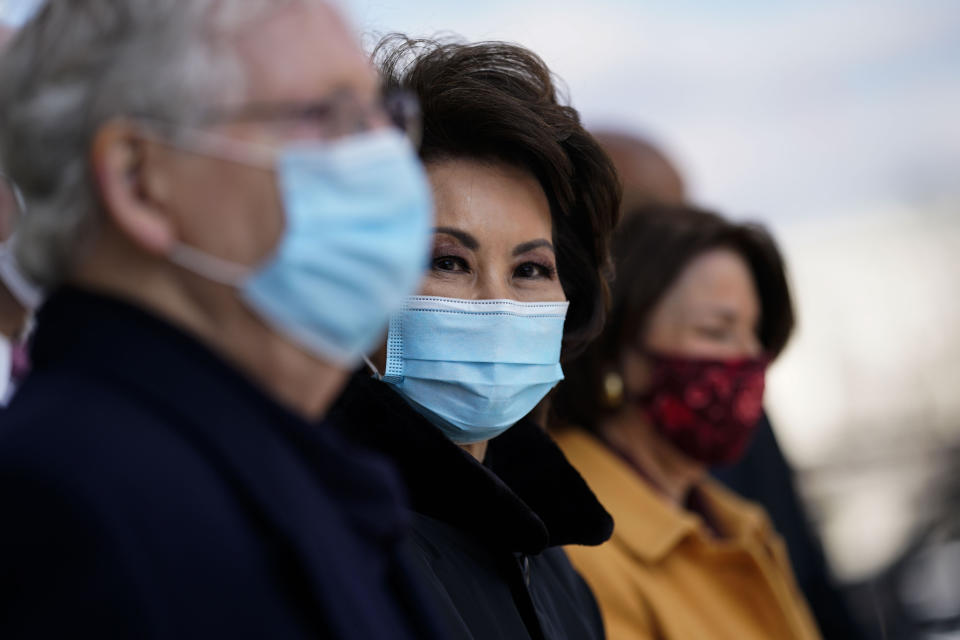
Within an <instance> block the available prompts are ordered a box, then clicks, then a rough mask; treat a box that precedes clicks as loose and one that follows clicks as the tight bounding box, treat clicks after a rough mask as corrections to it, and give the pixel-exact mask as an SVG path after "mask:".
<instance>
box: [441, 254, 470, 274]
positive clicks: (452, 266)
mask: <svg viewBox="0 0 960 640" xmlns="http://www.w3.org/2000/svg"><path fill="white" fill-rule="evenodd" d="M433 268H434V269H436V270H437V271H469V269H468V268H467V262H466V260H464V259H463V258H459V257H457V256H440V257H439V258H434V259H433Z"/></svg>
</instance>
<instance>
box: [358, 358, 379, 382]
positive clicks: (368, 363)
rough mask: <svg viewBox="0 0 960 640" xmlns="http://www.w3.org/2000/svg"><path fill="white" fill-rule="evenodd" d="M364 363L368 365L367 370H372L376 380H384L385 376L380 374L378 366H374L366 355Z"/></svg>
mask: <svg viewBox="0 0 960 640" xmlns="http://www.w3.org/2000/svg"><path fill="white" fill-rule="evenodd" d="M363 361H364V362H365V363H366V364H367V368H368V369H370V373H371V374H372V375H373V377H374V378H376V379H377V380H383V374H382V373H380V370H379V369H377V365H375V364H373V362H372V361H371V360H370V358H368V357H367V356H366V355H364V356H363Z"/></svg>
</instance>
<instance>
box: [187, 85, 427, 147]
mask: <svg viewBox="0 0 960 640" xmlns="http://www.w3.org/2000/svg"><path fill="white" fill-rule="evenodd" d="M202 121H203V123H204V124H218V123H224V122H270V123H277V124H285V123H295V124H304V125H307V126H309V127H310V128H311V130H315V131H317V132H318V134H319V135H320V136H321V137H323V138H337V137H340V136H345V135H350V134H355V133H362V132H364V131H369V130H371V129H376V128H378V127H383V126H394V127H396V128H397V129H399V130H401V131H402V132H404V134H406V136H407V137H408V138H409V139H410V141H411V142H412V143H413V144H414V146H418V145H419V144H420V136H421V133H422V126H421V118H420V104H419V102H418V101H417V98H416V96H414V95H413V94H412V93H409V92H407V91H391V92H388V93H385V94H384V95H382V96H381V97H380V98H378V99H377V100H375V101H374V102H372V103H368V104H365V105H364V104H359V103H358V102H357V100H356V98H354V97H353V95H352V94H350V93H346V92H344V93H340V94H335V95H333V96H332V97H330V98H327V99H324V100H320V101H317V102H308V103H280V104H277V103H251V104H247V105H244V106H242V107H238V108H236V109H223V110H217V111H212V112H210V113H208V114H207V116H206V117H204V118H203V120H202Z"/></svg>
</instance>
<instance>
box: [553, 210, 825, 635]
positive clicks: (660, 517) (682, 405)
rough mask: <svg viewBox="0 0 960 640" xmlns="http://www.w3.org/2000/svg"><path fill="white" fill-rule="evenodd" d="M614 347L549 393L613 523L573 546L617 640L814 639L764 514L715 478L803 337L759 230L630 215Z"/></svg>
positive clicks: (607, 335) (596, 351)
mask: <svg viewBox="0 0 960 640" xmlns="http://www.w3.org/2000/svg"><path fill="white" fill-rule="evenodd" d="M614 258H615V261H616V274H617V277H616V280H615V282H614V285H613V300H612V309H611V313H610V316H609V319H608V323H607V326H606V328H605V330H604V334H603V335H602V336H601V337H600V338H599V339H598V340H597V342H596V343H595V344H594V345H593V347H592V348H591V349H590V350H589V351H588V352H587V353H586V354H584V355H583V356H582V357H581V358H580V359H579V360H578V361H577V362H576V363H574V364H573V365H571V366H570V367H568V369H567V379H566V380H565V381H564V382H563V383H562V384H561V385H560V387H558V389H557V392H556V393H555V394H554V401H553V402H554V405H553V423H554V431H555V435H556V437H557V440H558V442H559V444H560V446H561V448H562V449H563V450H564V453H565V454H566V455H567V457H568V458H569V459H570V461H571V462H572V463H573V464H574V466H576V467H577V468H578V470H579V471H580V473H581V474H582V475H583V476H584V477H585V478H586V480H587V482H588V483H589V484H590V485H591V487H592V488H593V490H594V491H595V492H596V494H597V496H598V497H599V498H600V501H601V502H602V503H603V504H604V506H605V507H606V508H607V510H608V511H609V512H610V513H611V514H612V515H613V517H614V520H615V523H616V526H615V530H614V534H613V538H612V539H611V540H610V541H609V542H608V543H606V544H604V545H602V546H600V547H594V548H587V547H568V549H567V550H568V553H569V555H570V558H571V560H572V561H573V563H574V565H575V566H576V567H577V569H578V570H579V571H580V572H581V573H582V574H583V576H584V577H585V578H586V579H587V581H588V582H589V583H590V585H591V586H592V587H593V589H594V592H595V594H596V596H597V599H598V600H599V602H600V606H601V610H602V613H603V616H604V621H605V623H606V627H607V633H608V637H609V638H610V639H611V640H627V639H630V640H636V639H644V638H657V639H665V640H689V639H696V640H711V639H716V640H720V639H724V640H727V639H729V640H753V639H757V640H759V639H765V640H766V639H770V638H775V639H777V640H791V639H796V640H807V639H813V638H819V637H820V636H819V633H818V631H817V629H816V625H815V623H814V621H813V619H812V616H811V615H810V612H809V610H808V608H807V605H806V603H805V602H804V600H803V596H802V595H801V593H800V591H799V589H798V588H797V585H796V583H795V581H794V578H793V575H792V573H791V570H790V565H789V561H788V558H787V554H786V550H785V547H784V544H783V542H782V541H781V539H780V537H779V536H778V535H777V534H776V532H775V531H774V530H773V529H772V527H771V525H770V523H769V521H768V519H767V517H766V515H765V513H764V512H763V510H762V509H761V508H760V507H758V506H756V505H753V504H751V503H748V502H746V501H745V500H743V499H741V498H739V497H737V496H735V495H734V494H732V493H730V492H728V491H726V490H724V489H723V488H722V487H720V486H719V485H718V484H717V483H715V482H713V481H712V480H710V478H709V476H708V475H707V471H708V468H709V467H710V466H712V465H719V464H724V463H730V462H733V461H735V460H736V459H737V458H738V457H739V456H740V455H741V454H742V453H743V452H744V450H745V448H746V446H747V444H748V443H749V440H750V435H751V434H752V431H753V429H754V428H755V426H756V424H757V423H758V422H759V420H760V418H761V413H762V396H763V386H764V374H765V371H766V367H767V365H768V364H769V362H770V361H771V360H772V359H773V358H775V357H776V356H777V355H778V354H779V352H780V351H781V350H782V349H783V347H784V345H785V343H786V341H787V338H788V337H789V335H790V332H791V330H792V328H793V310H792V305H791V301H790V294H789V290H788V287H787V282H786V278H785V275H784V268H783V262H782V259H781V257H780V254H779V252H778V250H777V248H776V245H775V244H774V242H773V240H772V239H771V238H770V236H769V235H768V234H767V233H766V232H765V231H764V230H763V229H762V228H760V227H757V226H752V225H738V224H732V223H730V222H728V221H726V220H724V219H723V218H721V217H720V216H717V215H715V214H712V213H708V212H704V211H699V210H695V209H691V208H687V207H670V208H651V209H648V210H644V211H642V212H637V213H636V214H634V215H632V216H630V217H629V218H628V219H627V220H626V221H625V222H624V223H623V225H622V226H621V228H620V229H619V230H618V232H617V237H616V238H615V240H614Z"/></svg>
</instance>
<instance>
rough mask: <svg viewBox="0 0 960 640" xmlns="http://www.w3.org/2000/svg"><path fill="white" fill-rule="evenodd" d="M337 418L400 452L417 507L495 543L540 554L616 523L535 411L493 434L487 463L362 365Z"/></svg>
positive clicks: (382, 448) (341, 425)
mask: <svg viewBox="0 0 960 640" xmlns="http://www.w3.org/2000/svg"><path fill="white" fill-rule="evenodd" d="M328 418H329V421H330V422H331V423H333V424H334V425H336V428H338V429H340V430H341V431H342V432H343V433H344V435H346V436H347V437H349V438H351V439H352V440H354V441H356V442H359V443H360V444H363V445H364V446H366V447H368V448H371V449H374V450H376V451H379V452H380V453H382V454H384V455H385V456H387V457H388V458H390V459H391V460H392V461H393V463H394V464H395V465H396V466H397V469H398V470H399V472H400V474H401V475H402V476H403V478H404V480H405V482H406V485H407V490H408V491H409V493H410V501H411V505H412V507H413V509H414V510H415V511H417V512H418V513H422V514H423V515H426V516H429V517H431V518H434V519H437V520H441V521H443V522H446V523H448V524H451V525H453V526H456V527H457V528H459V529H462V530H464V531H466V532H468V533H470V534H471V535H473V536H474V537H476V538H478V539H480V540H484V541H486V542H487V543H488V544H490V545H492V546H498V547H502V548H504V549H506V550H509V551H517V552H522V553H540V552H541V551H543V550H544V549H546V548H547V547H551V546H560V545H566V544H585V545H597V544H600V543H602V542H604V541H606V540H607V539H608V538H609V537H610V535H611V533H612V532H613V519H612V518H611V517H610V514H609V513H607V511H606V510H605V509H604V508H603V506H602V505H601V504H600V503H599V502H598V501H597V498H596V496H594V495H593V492H592V491H591V490H590V488H589V487H588V486H587V484H586V482H585V481H584V480H583V478H582V477H581V476H580V474H579V473H578V472H577V471H576V470H575V469H574V468H573V467H572V466H571V465H570V463H569V462H567V459H566V458H565V457H564V455H563V453H562V452H561V451H560V449H559V448H558V447H557V446H556V445H555V444H554V443H553V441H552V440H551V439H550V437H549V436H548V435H547V434H546V433H544V431H543V430H542V429H541V428H540V427H539V426H537V425H536V424H535V423H534V422H533V421H532V420H529V419H524V420H521V421H520V422H519V423H517V424H516V425H515V426H514V427H513V428H511V429H510V430H508V431H507V432H506V433H505V434H503V435H501V436H499V437H497V438H494V439H493V440H491V441H490V444H489V447H488V449H487V458H486V460H485V463H484V464H480V463H479V462H477V461H476V460H475V459H474V458H473V457H472V456H470V455H469V454H468V453H466V452H465V451H464V450H463V449H461V448H460V447H458V446H456V445H455V444H453V443H452V442H450V440H448V439H447V437H446V436H444V435H443V434H442V433H441V432H440V431H439V430H438V429H437V428H436V427H434V426H433V425H432V424H430V423H429V422H428V421H427V420H426V419H424V418H423V417H422V416H420V415H419V414H418V413H417V412H416V411H414V410H413V409H411V408H410V406H409V405H408V404H407V403H406V402H405V401H404V400H403V399H402V398H401V397H400V396H399V395H398V394H397V393H396V392H395V391H393V390H392V389H391V388H390V387H389V386H388V385H386V384H384V383H382V382H379V381H377V380H374V379H372V378H370V377H369V376H367V375H365V374H362V373H358V374H356V375H355V376H354V377H353V379H352V380H351V382H350V384H349V385H348V387H347V389H346V390H345V391H344V393H343V395H342V396H341V398H340V400H338V402H337V404H336V406H335V407H334V408H333V409H332V410H331V412H330V414H329V415H328Z"/></svg>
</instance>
